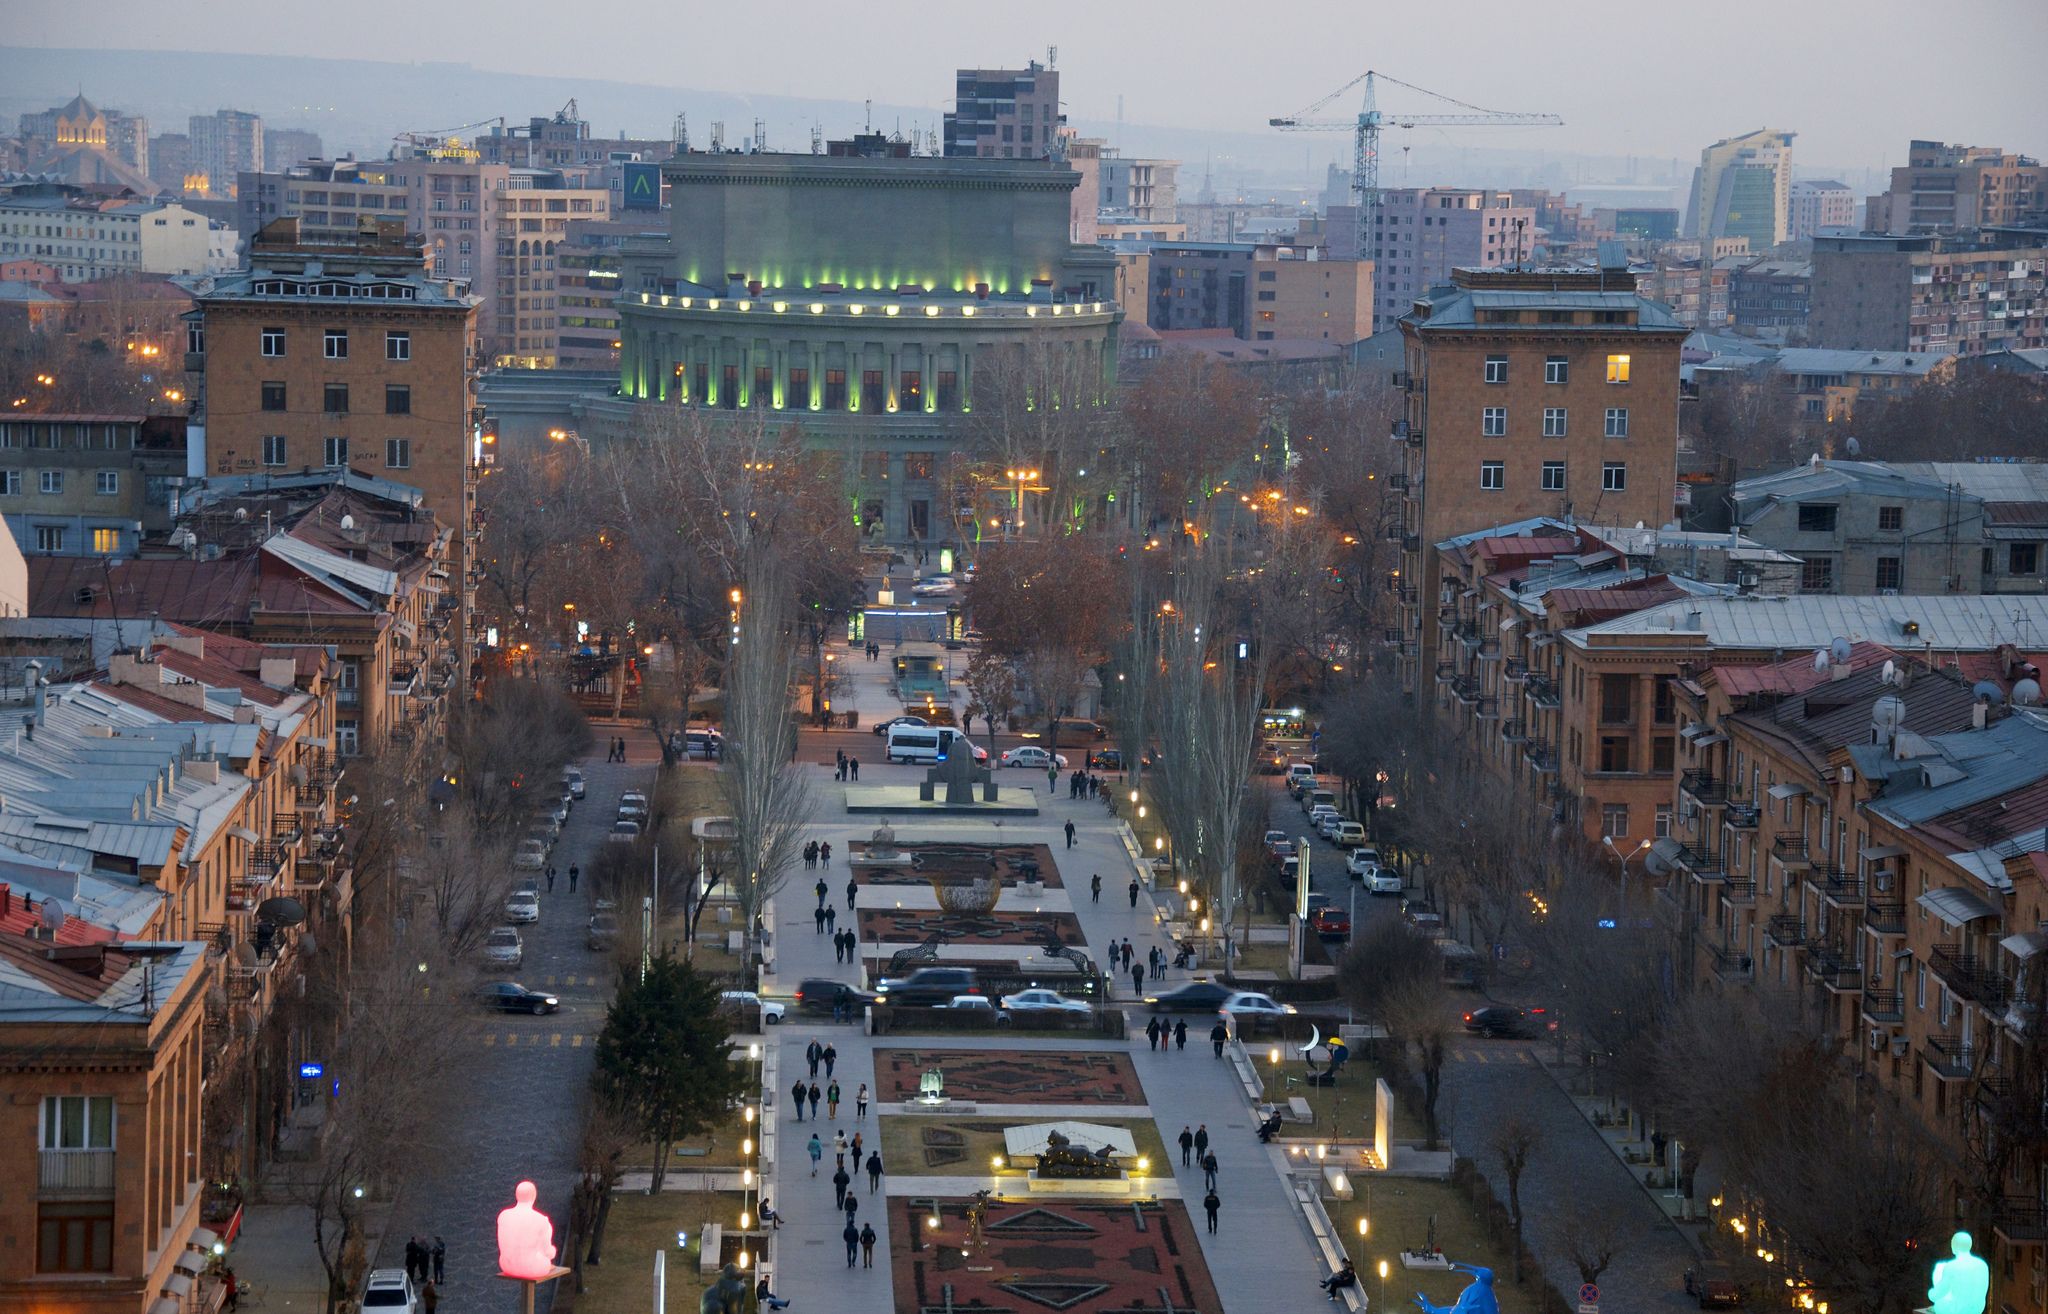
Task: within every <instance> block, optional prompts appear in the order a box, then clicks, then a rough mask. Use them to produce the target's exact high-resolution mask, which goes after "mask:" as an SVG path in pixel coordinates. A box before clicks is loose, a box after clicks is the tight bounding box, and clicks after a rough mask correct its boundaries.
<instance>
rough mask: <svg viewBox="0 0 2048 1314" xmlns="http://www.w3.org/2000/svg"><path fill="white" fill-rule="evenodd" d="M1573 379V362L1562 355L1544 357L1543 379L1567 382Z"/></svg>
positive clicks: (1553, 381)
mask: <svg viewBox="0 0 2048 1314" xmlns="http://www.w3.org/2000/svg"><path fill="white" fill-rule="evenodd" d="M1570 380H1571V362H1570V361H1568V360H1566V359H1565V358H1564V357H1562V356H1546V357H1544V358H1543V381H1544V382H1545V383H1567V382H1570Z"/></svg>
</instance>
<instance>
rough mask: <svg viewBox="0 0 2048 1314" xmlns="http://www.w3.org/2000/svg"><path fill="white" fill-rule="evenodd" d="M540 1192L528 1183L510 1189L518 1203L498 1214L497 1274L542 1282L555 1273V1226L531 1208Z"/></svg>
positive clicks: (542, 1214)
mask: <svg viewBox="0 0 2048 1314" xmlns="http://www.w3.org/2000/svg"><path fill="white" fill-rule="evenodd" d="M539 1194H540V1193H539V1192H538V1191H536V1190H535V1189H534V1186H533V1183H532V1182H521V1183H520V1184H519V1185H518V1186H516V1187H514V1188H513V1190H512V1195H513V1198H514V1199H516V1200H517V1201H518V1202H519V1203H517V1204H515V1205H513V1206H512V1207H511V1208H510V1209H504V1210H500V1211H499V1213H498V1272H499V1274H500V1275H502V1276H504V1277H508V1278H522V1279H525V1280H527V1281H535V1282H537V1281H542V1280H544V1279H546V1278H549V1277H552V1276H553V1275H554V1272H555V1225H554V1224H553V1223H551V1222H549V1221H548V1216H547V1215H546V1214H544V1213H542V1212H541V1211H540V1210H538V1209H535V1208H534V1207H533V1202H534V1199H535V1198H536V1197H537V1196H538V1195H539Z"/></svg>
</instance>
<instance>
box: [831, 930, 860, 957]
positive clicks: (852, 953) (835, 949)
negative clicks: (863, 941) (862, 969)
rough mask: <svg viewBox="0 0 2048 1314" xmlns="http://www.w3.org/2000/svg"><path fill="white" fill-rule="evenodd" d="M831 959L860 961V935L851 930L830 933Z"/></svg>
mask: <svg viewBox="0 0 2048 1314" xmlns="http://www.w3.org/2000/svg"><path fill="white" fill-rule="evenodd" d="M832 961H833V962H835V963H857V962H859V961H860V937H859V936H858V935H856V934H854V933H853V931H851V930H845V931H834V932H833V933H832Z"/></svg>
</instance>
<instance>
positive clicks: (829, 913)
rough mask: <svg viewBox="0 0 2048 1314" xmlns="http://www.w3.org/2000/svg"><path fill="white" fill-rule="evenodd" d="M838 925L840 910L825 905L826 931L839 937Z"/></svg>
mask: <svg viewBox="0 0 2048 1314" xmlns="http://www.w3.org/2000/svg"><path fill="white" fill-rule="evenodd" d="M838 923H839V910H838V909H837V908H834V907H833V906H832V905H831V904H826V905H825V929H826V930H828V931H831V932H832V933H833V934H834V935H837V934H839V931H838V929H837V928H838Z"/></svg>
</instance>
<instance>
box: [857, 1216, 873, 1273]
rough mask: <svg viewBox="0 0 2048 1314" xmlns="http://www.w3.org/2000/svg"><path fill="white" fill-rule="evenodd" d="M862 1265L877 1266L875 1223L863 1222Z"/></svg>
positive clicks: (861, 1238)
mask: <svg viewBox="0 0 2048 1314" xmlns="http://www.w3.org/2000/svg"><path fill="white" fill-rule="evenodd" d="M860 1266H861V1267H862V1268H873V1267H874V1266H875V1225H874V1224H873V1223H862V1224H861V1228H860Z"/></svg>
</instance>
